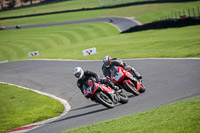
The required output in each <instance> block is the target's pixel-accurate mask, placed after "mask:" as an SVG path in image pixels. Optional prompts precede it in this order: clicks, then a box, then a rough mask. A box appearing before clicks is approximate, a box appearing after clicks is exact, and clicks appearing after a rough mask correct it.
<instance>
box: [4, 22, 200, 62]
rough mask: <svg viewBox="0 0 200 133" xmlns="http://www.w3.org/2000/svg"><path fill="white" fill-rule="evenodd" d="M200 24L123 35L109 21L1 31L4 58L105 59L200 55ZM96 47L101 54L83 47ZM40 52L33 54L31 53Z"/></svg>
mask: <svg viewBox="0 0 200 133" xmlns="http://www.w3.org/2000/svg"><path fill="white" fill-rule="evenodd" d="M199 28H200V26H199V25H197V26H189V27H183V28H171V29H164V30H149V31H142V32H135V33H127V34H119V31H117V29H115V28H114V27H112V26H111V25H109V24H105V23H91V24H90V23H88V24H78V25H68V26H55V27H46V28H33V29H21V30H8V31H0V39H1V45H0V61H3V60H8V61H14V60H21V59H33V58H34V59H42V58H48V59H80V60H94V59H103V57H104V56H105V55H110V56H112V57H119V58H160V57H167V58H170V57H172V58H173V57H200V30H199ZM92 47H96V49H97V54H94V55H90V56H83V54H82V50H84V49H88V48H92ZM32 51H39V56H35V57H29V56H28V52H32Z"/></svg>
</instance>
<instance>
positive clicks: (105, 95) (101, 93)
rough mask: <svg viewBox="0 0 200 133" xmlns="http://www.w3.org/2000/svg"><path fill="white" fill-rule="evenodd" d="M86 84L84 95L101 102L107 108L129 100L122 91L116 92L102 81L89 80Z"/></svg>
mask: <svg viewBox="0 0 200 133" xmlns="http://www.w3.org/2000/svg"><path fill="white" fill-rule="evenodd" d="M83 86H84V91H83V92H84V96H85V97H86V98H90V99H91V100H92V101H95V102H97V103H100V104H102V105H104V106H105V107H107V108H113V107H114V106H115V104H117V103H118V102H119V103H122V104H125V103H127V102H128V97H127V96H126V95H125V94H123V93H122V92H116V91H114V90H113V89H111V88H110V86H106V85H105V84H102V83H100V82H98V83H96V82H95V81H93V80H90V79H89V80H87V81H86V82H85V84H84V85H83Z"/></svg>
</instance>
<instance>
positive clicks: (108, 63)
mask: <svg viewBox="0 0 200 133" xmlns="http://www.w3.org/2000/svg"><path fill="white" fill-rule="evenodd" d="M113 66H121V67H122V68H124V69H125V70H128V71H129V72H131V74H133V76H135V77H136V78H137V79H139V80H141V79H142V76H141V75H140V74H139V73H138V72H137V71H136V70H135V69H134V68H133V67H130V66H129V65H128V64H127V63H126V62H123V61H122V60H121V59H119V58H112V57H110V56H105V57H104V59H103V65H102V71H103V75H104V76H105V77H107V76H110V69H111V68H112V67H113Z"/></svg>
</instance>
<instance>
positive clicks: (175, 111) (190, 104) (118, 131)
mask: <svg viewBox="0 0 200 133" xmlns="http://www.w3.org/2000/svg"><path fill="white" fill-rule="evenodd" d="M199 125H200V98H194V99H190V100H186V101H182V102H178V103H175V104H171V105H167V106H162V107H159V108H156V109H153V110H150V111H146V112H142V113H136V114H132V115H127V116H124V117H120V118H116V119H112V120H108V121H104V122H100V123H97V124H93V125H89V126H84V127H79V128H75V129H71V130H67V131H63V132H60V133H94V132H95V133H104V132H108V133H147V132H148V133H199V130H200V126H199Z"/></svg>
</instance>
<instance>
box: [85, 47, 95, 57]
mask: <svg viewBox="0 0 200 133" xmlns="http://www.w3.org/2000/svg"><path fill="white" fill-rule="evenodd" d="M96 53H97V51H96V48H90V49H85V50H83V56H87V55H92V54H96Z"/></svg>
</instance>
